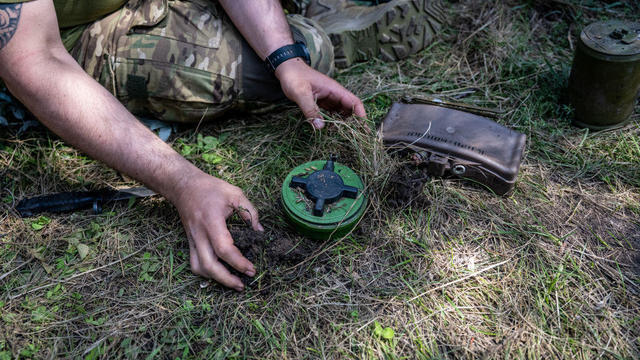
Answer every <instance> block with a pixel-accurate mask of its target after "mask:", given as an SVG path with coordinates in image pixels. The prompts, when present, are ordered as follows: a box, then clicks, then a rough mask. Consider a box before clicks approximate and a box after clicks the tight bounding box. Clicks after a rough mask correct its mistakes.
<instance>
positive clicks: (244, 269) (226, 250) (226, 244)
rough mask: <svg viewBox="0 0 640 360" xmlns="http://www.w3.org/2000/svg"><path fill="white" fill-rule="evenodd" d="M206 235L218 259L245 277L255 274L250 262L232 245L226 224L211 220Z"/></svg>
mask: <svg viewBox="0 0 640 360" xmlns="http://www.w3.org/2000/svg"><path fill="white" fill-rule="evenodd" d="M208 235H209V240H210V241H211V245H212V246H213V250H214V251H215V253H216V255H217V256H218V257H219V258H220V259H222V260H224V261H225V262H226V263H227V264H229V265H231V266H232V267H233V268H234V269H236V270H238V271H239V272H241V273H243V274H245V275H247V276H254V275H255V274H256V269H255V268H254V267H253V264H252V263H251V261H249V260H248V259H247V258H245V257H244V256H243V255H242V253H241V252H240V250H238V248H237V247H236V246H235V245H233V238H232V237H231V234H230V233H229V230H227V224H226V223H225V222H224V220H222V221H221V220H219V219H212V223H211V225H210V227H209V228H208Z"/></svg>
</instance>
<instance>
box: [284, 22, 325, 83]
mask: <svg viewBox="0 0 640 360" xmlns="http://www.w3.org/2000/svg"><path fill="white" fill-rule="evenodd" d="M287 21H288V22H289V25H290V26H291V32H292V33H293V38H294V40H295V41H302V42H304V43H305V45H306V46H307V48H308V49H309V54H310V55H311V67H312V68H314V69H316V70H318V71H320V72H321V73H323V74H326V75H329V76H331V75H332V74H333V70H334V68H335V67H334V61H333V60H334V54H333V45H331V39H329V36H328V35H327V33H326V32H325V31H324V30H323V29H322V27H321V26H320V25H319V24H318V23H317V22H316V21H315V20H311V19H309V18H306V17H304V16H302V15H298V14H294V15H288V16H287Z"/></svg>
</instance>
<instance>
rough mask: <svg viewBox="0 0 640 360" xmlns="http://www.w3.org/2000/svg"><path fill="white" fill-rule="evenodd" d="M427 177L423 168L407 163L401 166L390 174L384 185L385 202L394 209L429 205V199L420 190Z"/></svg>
mask: <svg viewBox="0 0 640 360" xmlns="http://www.w3.org/2000/svg"><path fill="white" fill-rule="evenodd" d="M428 179H429V177H428V176H427V174H426V172H425V171H424V170H423V169H420V168H416V167H411V166H409V165H405V166H401V167H400V168H399V169H398V170H397V171H396V172H395V173H393V174H392V175H391V177H390V178H389V182H388V183H387V186H386V187H385V190H384V193H385V197H384V198H385V202H386V204H387V205H388V206H390V207H391V208H394V209H404V208H407V207H409V206H419V207H425V206H429V205H430V201H429V200H428V199H427V198H426V196H424V194H423V192H422V190H423V188H424V184H425V182H426V181H427V180H428Z"/></svg>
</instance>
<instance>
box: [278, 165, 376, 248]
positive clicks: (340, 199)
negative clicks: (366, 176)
mask: <svg viewBox="0 0 640 360" xmlns="http://www.w3.org/2000/svg"><path fill="white" fill-rule="evenodd" d="M327 167H332V169H330V170H331V172H332V173H333V174H335V175H333V174H330V173H329V172H327V171H328V170H327ZM314 178H315V180H318V182H316V183H314V184H311V183H309V184H308V186H306V189H305V186H304V184H302V183H304V182H306V181H307V180H309V181H312V179H314ZM338 179H339V180H338ZM296 181H300V182H301V183H299V184H296ZM336 182H337V183H338V186H340V183H343V184H344V186H345V187H346V188H351V187H352V188H354V189H355V193H354V194H353V197H345V196H343V195H346V194H344V193H342V194H339V191H338V192H334V193H333V195H335V196H334V199H333V200H334V201H329V200H327V201H326V202H324V200H320V201H319V200H318V199H317V198H316V197H315V196H314V194H316V193H323V194H327V191H328V192H329V193H331V192H332V191H333V190H334V189H331V187H332V185H335V184H336ZM297 185H299V186H300V187H296V186H297ZM292 186H293V187H292ZM314 186H315V187H314ZM319 187H321V188H322V189H318V188H319ZM363 189H364V184H363V183H362V180H361V179H360V177H359V176H358V175H357V174H356V173H355V172H353V170H351V169H349V168H348V167H346V166H344V165H342V164H340V163H334V162H333V161H332V160H329V161H324V160H316V161H311V162H307V163H304V164H302V165H300V166H298V167H296V168H295V169H293V170H292V171H291V172H290V173H289V175H287V177H286V178H285V180H284V182H283V183H282V198H281V200H282V204H283V208H284V213H285V215H286V218H287V220H288V221H289V223H290V224H291V225H292V226H293V228H294V229H296V231H298V232H299V233H301V234H303V235H305V236H307V237H310V238H312V239H317V240H327V239H329V238H339V237H342V236H345V235H346V234H348V233H349V232H350V231H351V230H352V229H353V228H354V227H355V226H356V225H357V224H358V222H359V220H360V218H361V217H362V215H363V214H364V212H365V208H366V205H367V198H366V196H365V195H364V194H363V193H362V190H363ZM314 190H317V191H314ZM319 204H320V206H318V205H319Z"/></svg>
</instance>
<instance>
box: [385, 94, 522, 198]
mask: <svg viewBox="0 0 640 360" xmlns="http://www.w3.org/2000/svg"><path fill="white" fill-rule="evenodd" d="M380 130H381V131H382V139H383V142H384V144H385V145H386V146H387V147H388V148H389V150H390V151H392V152H393V151H396V152H402V153H409V154H411V156H412V158H413V159H414V160H415V161H416V163H417V164H420V165H424V166H426V168H427V173H428V174H429V175H432V176H438V177H440V176H451V175H453V176H457V177H460V178H465V179H470V180H473V181H474V182H477V183H480V184H483V185H485V186H486V187H488V188H489V189H491V190H492V191H493V192H495V193H496V194H499V195H504V194H506V193H508V192H509V191H510V190H511V189H513V186H514V184H515V181H516V177H517V175H518V170H519V169H520V163H521V161H522V155H523V152H524V147H525V143H526V136H525V135H524V134H521V133H519V132H517V131H514V130H511V129H509V128H507V127H504V126H502V125H500V124H498V123H496V122H495V121H492V120H490V119H487V118H485V117H482V116H478V115H474V114H470V113H467V112H464V111H458V110H453V109H447V108H444V107H440V106H434V105H425V104H404V103H394V104H393V105H392V107H391V110H390V111H389V113H388V114H387V116H386V117H385V119H384V121H383V123H382V126H381V129H380Z"/></svg>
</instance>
